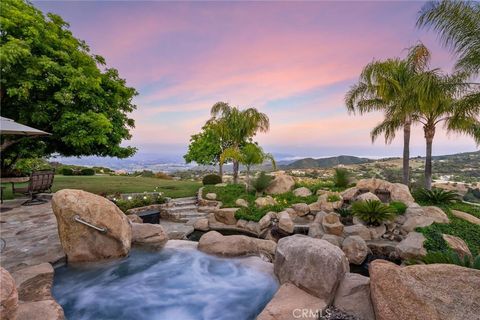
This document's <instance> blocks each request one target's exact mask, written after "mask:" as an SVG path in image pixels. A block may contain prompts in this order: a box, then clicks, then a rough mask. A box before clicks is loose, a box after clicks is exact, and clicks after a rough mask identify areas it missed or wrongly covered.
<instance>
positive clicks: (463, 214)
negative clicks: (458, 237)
mask: <svg viewBox="0 0 480 320" xmlns="http://www.w3.org/2000/svg"><path fill="white" fill-rule="evenodd" d="M452 214H453V215H454V216H455V217H457V218H460V219H463V220H465V221H468V222H470V223H473V224H476V225H480V219H479V218H477V217H475V216H473V215H471V214H469V213H466V212H463V211H458V210H452Z"/></svg>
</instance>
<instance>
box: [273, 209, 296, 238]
mask: <svg viewBox="0 0 480 320" xmlns="http://www.w3.org/2000/svg"><path fill="white" fill-rule="evenodd" d="M277 216H278V227H279V228H280V229H281V230H283V231H284V232H286V233H293V230H294V228H295V225H294V223H293V221H292V218H291V217H290V215H289V214H288V212H287V211H282V212H280V213H278V214H277Z"/></svg>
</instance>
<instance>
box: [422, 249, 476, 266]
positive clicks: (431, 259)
mask: <svg viewBox="0 0 480 320" xmlns="http://www.w3.org/2000/svg"><path fill="white" fill-rule="evenodd" d="M422 262H423V263H426V264H432V263H444V264H455V265H457V266H461V267H465V268H472V269H477V270H480V255H477V256H476V257H475V258H473V257H472V258H471V257H469V256H465V257H463V259H462V258H460V256H459V255H458V253H456V252H454V251H446V252H443V251H433V252H428V253H427V255H426V256H425V257H423V258H422Z"/></svg>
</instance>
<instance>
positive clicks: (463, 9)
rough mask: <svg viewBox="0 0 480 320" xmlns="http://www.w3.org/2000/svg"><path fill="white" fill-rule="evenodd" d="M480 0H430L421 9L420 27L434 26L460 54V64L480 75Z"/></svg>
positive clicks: (418, 21)
mask: <svg viewBox="0 0 480 320" xmlns="http://www.w3.org/2000/svg"><path fill="white" fill-rule="evenodd" d="M479 21H480V2H477V1H450V0H443V1H429V2H427V3H426V4H425V5H424V6H423V7H422V9H421V11H420V14H419V17H418V20H417V26H419V27H428V28H433V29H434V30H435V31H437V32H438V33H439V34H440V39H441V41H442V42H443V44H444V45H445V46H446V47H449V48H450V49H451V50H452V51H453V52H454V53H455V54H456V55H457V57H458V61H457V63H456V67H457V69H458V70H462V71H467V72H468V73H470V74H473V75H477V74H478V73H479V71H480V22H479Z"/></svg>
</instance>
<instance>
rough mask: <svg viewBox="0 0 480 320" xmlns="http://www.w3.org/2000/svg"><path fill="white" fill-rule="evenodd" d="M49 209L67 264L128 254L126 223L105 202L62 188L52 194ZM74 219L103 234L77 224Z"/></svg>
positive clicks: (123, 215) (112, 205)
mask: <svg viewBox="0 0 480 320" xmlns="http://www.w3.org/2000/svg"><path fill="white" fill-rule="evenodd" d="M52 208H53V213H54V214H55V216H56V218H57V223H58V234H59V236H60V242H61V243H62V247H63V250H64V251H65V254H66V255H67V259H68V261H69V262H79V261H96V260H100V259H109V258H118V257H124V256H126V255H127V254H128V252H129V251H130V244H131V239H132V230H131V227H130V222H129V220H128V218H127V216H126V215H125V214H124V213H123V212H122V211H121V210H120V209H119V208H118V207H117V206H116V205H115V204H114V203H113V202H111V201H109V200H108V199H106V198H104V197H101V196H98V195H95V194H93V193H89V192H85V191H82V190H73V189H63V190H60V191H57V192H56V193H55V194H54V195H53V197H52ZM75 217H77V218H80V219H82V220H84V221H85V222H87V223H90V224H92V225H94V226H97V227H99V228H103V229H105V230H106V231H105V232H101V231H99V230H96V229H94V228H91V227H89V226H87V225H85V224H82V223H80V222H77V221H75V220H74V218H75Z"/></svg>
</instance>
